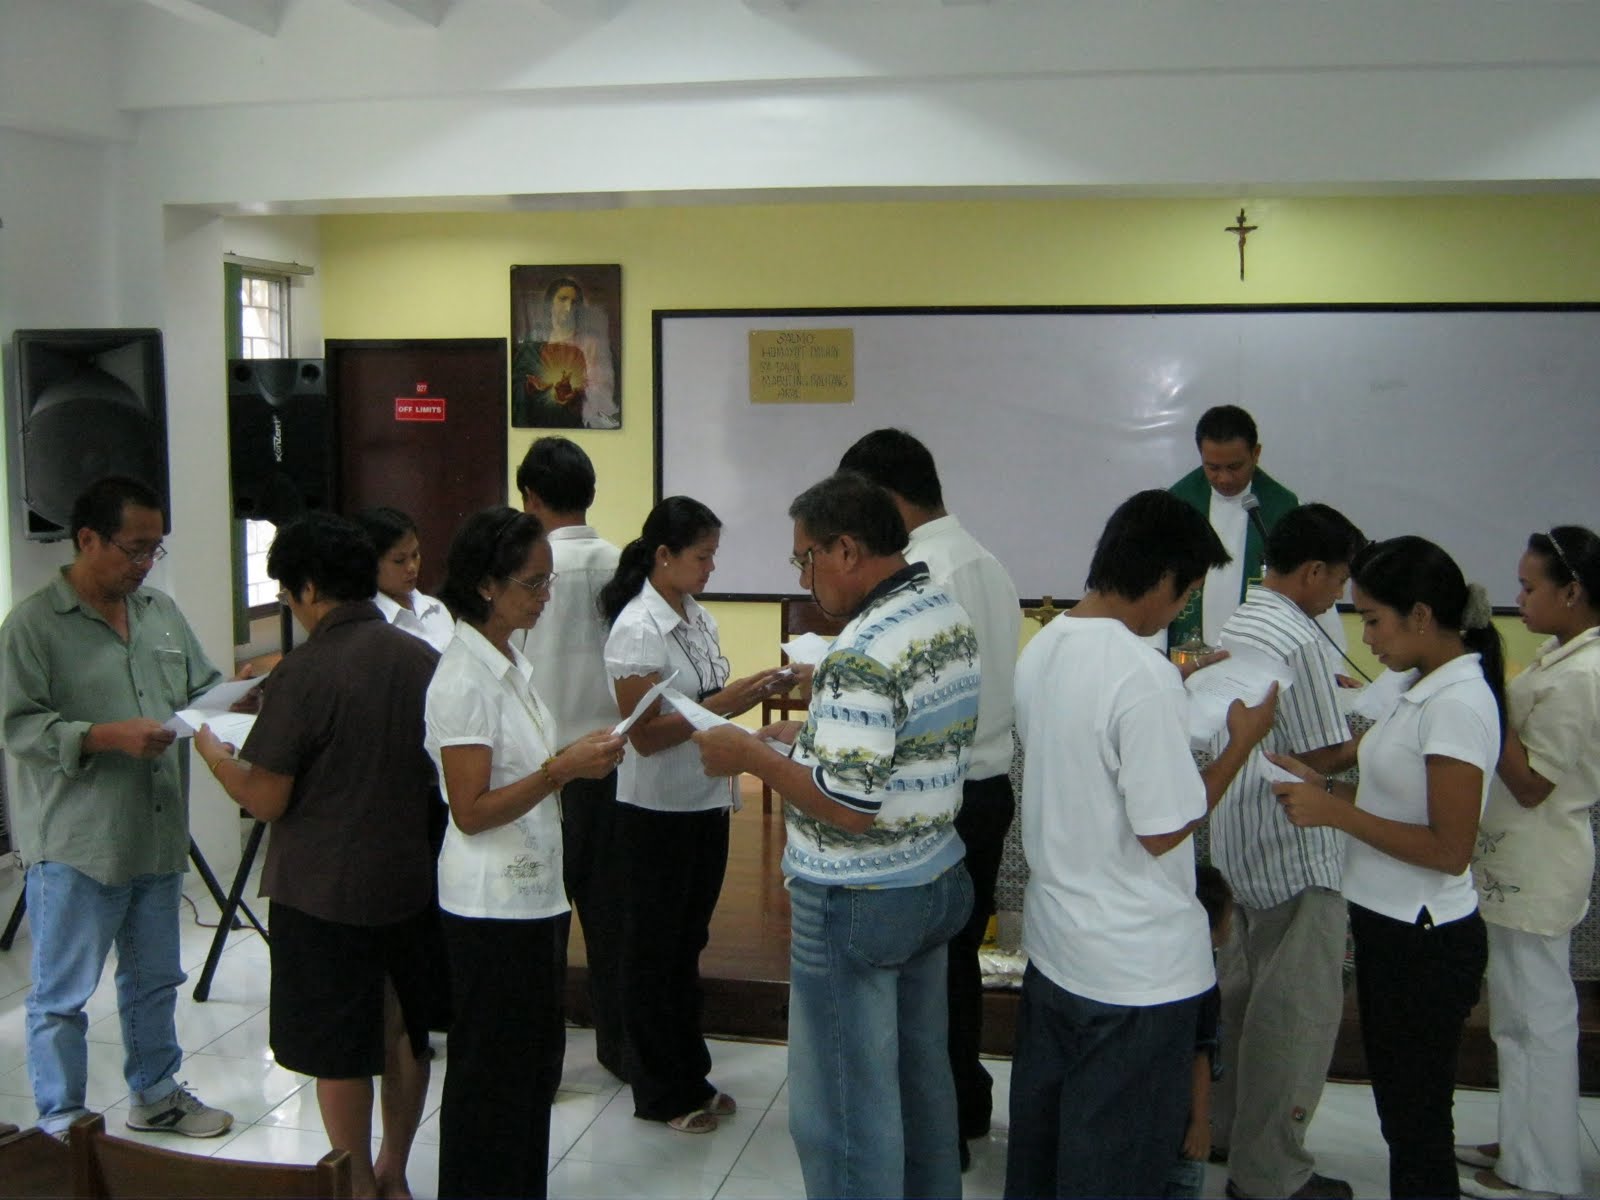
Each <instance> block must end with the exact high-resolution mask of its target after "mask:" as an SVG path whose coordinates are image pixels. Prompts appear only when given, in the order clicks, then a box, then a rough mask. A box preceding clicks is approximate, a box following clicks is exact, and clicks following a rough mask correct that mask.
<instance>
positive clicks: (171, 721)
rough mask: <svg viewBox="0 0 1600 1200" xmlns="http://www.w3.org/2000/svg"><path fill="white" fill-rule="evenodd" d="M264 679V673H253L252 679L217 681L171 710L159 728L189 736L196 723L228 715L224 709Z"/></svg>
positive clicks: (213, 722)
mask: <svg viewBox="0 0 1600 1200" xmlns="http://www.w3.org/2000/svg"><path fill="white" fill-rule="evenodd" d="M268 674H270V672H268ZM266 678H267V676H266V675H257V676H255V677H254V678H252V679H229V680H227V681H225V682H223V683H219V684H217V685H216V686H215V687H213V688H209V689H208V690H206V691H204V692H201V693H200V695H198V696H196V697H195V701H194V703H193V704H191V705H190V706H189V707H188V708H180V709H179V710H178V711H177V712H175V713H173V714H172V716H170V717H168V718H167V720H166V723H165V724H164V725H162V728H163V729H170V730H172V731H173V732H174V733H176V734H177V735H178V736H179V737H193V736H194V733H195V731H196V730H197V729H199V728H200V726H202V725H204V724H206V723H207V722H210V723H212V724H215V721H213V720H212V718H213V717H218V716H225V715H229V714H228V710H229V709H231V708H232V707H233V706H234V705H235V704H237V703H239V701H240V700H242V699H244V697H246V696H248V695H249V694H250V693H251V692H252V691H254V690H255V689H256V688H258V687H260V686H261V684H262V683H263V681H265V679H266ZM232 715H234V716H238V715H241V714H238V713H235V714H232Z"/></svg>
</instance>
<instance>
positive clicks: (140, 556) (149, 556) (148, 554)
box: [106, 537, 167, 567]
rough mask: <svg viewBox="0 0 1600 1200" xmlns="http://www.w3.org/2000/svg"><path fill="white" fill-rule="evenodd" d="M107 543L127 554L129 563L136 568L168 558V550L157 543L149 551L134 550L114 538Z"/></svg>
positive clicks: (108, 539)
mask: <svg viewBox="0 0 1600 1200" xmlns="http://www.w3.org/2000/svg"><path fill="white" fill-rule="evenodd" d="M106 541H108V542H110V543H111V544H112V545H113V546H115V547H116V548H117V549H118V550H121V551H122V552H123V553H124V554H126V555H127V556H128V561H129V562H131V563H132V564H133V565H134V566H136V567H143V566H148V565H149V564H150V563H157V562H160V561H161V560H162V559H163V558H165V557H166V556H167V548H166V547H165V546H163V545H162V544H161V543H160V542H157V543H156V544H155V545H154V546H151V547H150V548H149V549H148V550H132V549H129V548H128V547H127V546H124V545H123V544H122V543H121V542H119V541H117V539H116V538H114V537H108V538H107V539H106Z"/></svg>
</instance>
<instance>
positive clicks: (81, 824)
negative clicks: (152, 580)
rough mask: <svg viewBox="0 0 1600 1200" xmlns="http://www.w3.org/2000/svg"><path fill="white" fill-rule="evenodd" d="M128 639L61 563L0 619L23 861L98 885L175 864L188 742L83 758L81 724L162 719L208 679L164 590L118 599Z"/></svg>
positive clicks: (0, 727) (1, 693) (2, 702)
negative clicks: (149, 752)
mask: <svg viewBox="0 0 1600 1200" xmlns="http://www.w3.org/2000/svg"><path fill="white" fill-rule="evenodd" d="M128 634H129V636H128V640H127V641H126V642H124V641H123V640H122V638H121V637H120V636H119V635H118V634H117V632H116V630H114V629H112V628H111V626H110V625H109V624H108V623H107V621H106V619H105V618H104V617H103V616H101V615H100V613H98V612H96V611H95V610H94V609H93V608H91V607H89V606H88V605H86V604H84V603H83V601H82V600H81V599H80V598H79V596H78V593H77V590H76V589H74V588H73V586H72V584H71V583H70V582H68V580H67V578H66V571H65V569H63V571H62V573H61V574H60V575H59V576H58V577H57V578H55V579H54V580H52V581H51V582H50V583H49V584H48V585H47V586H45V587H43V588H41V589H40V590H39V591H37V592H35V593H34V594H33V595H31V596H29V597H28V598H27V599H26V600H24V601H22V602H21V603H20V604H18V605H17V606H16V607H15V608H13V609H12V610H11V615H10V616H9V617H7V618H6V621H5V624H4V625H3V626H0V737H3V738H4V741H5V750H6V753H8V754H10V755H11V756H12V758H13V759H15V760H16V764H17V792H16V795H15V796H13V797H12V803H11V814H12V818H13V821H14V824H15V826H16V844H17V849H18V850H19V851H20V852H21V854H22V861H23V863H24V864H26V865H31V864H33V863H36V862H57V863H64V864H65V865H67V866H69V867H73V868H74V869H76V870H78V871H82V872H83V873H84V874H85V875H88V876H89V877H90V878H91V879H94V880H96V881H98V882H100V883H103V884H108V885H115V884H121V883H126V882H127V881H128V880H130V879H132V878H134V877H135V876H138V875H150V874H161V873H170V872H174V871H182V870H183V869H184V858H185V855H186V853H187V851H188V847H189V799H188V786H187V785H188V750H187V747H186V743H183V742H179V743H177V744H175V745H173V746H171V747H169V748H168V749H167V751H166V752H165V753H164V754H162V755H161V756H160V757H159V758H156V759H137V758H130V757H128V756H127V755H125V754H119V753H117V752H115V751H108V752H106V753H102V754H95V755H90V756H85V754H84V752H83V739H84V735H85V734H87V733H88V732H89V728H90V726H92V725H95V724H98V723H103V722H110V721H125V720H130V719H132V718H135V717H149V718H151V719H152V720H155V721H165V720H166V719H167V718H168V717H170V716H172V714H173V713H174V712H175V711H177V710H178V709H180V708H185V707H187V706H188V704H189V702H190V701H191V700H192V699H193V698H194V697H196V696H198V695H199V694H200V693H201V692H203V691H205V690H206V689H207V688H209V687H211V686H212V685H213V684H215V683H217V682H218V681H219V680H220V679H221V678H222V675H221V672H219V671H218V670H217V668H216V667H214V666H212V665H211V660H210V659H208V658H207V657H206V654H205V651H204V650H202V649H201V648H200V643H199V641H197V640H196V638H195V636H194V631H193V630H191V629H190V628H189V623H188V622H187V621H185V620H184V619H183V614H182V613H180V612H179V611H178V606H177V605H176V604H174V603H173V602H172V598H171V597H170V596H167V595H165V594H163V593H161V592H158V591H155V590H153V589H151V588H140V589H139V590H138V591H136V592H134V593H133V594H132V595H131V596H129V597H128Z"/></svg>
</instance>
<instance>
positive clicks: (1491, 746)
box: [1342, 654, 1500, 925]
mask: <svg viewBox="0 0 1600 1200" xmlns="http://www.w3.org/2000/svg"><path fill="white" fill-rule="evenodd" d="M1430 754H1432V755H1439V756H1441V757H1443V758H1454V759H1457V760H1459V761H1461V762H1465V763H1471V764H1472V765H1473V766H1475V767H1477V768H1479V769H1480V770H1481V771H1482V772H1483V789H1482V793H1481V794H1480V795H1479V797H1478V805H1479V812H1480V813H1481V812H1482V811H1483V808H1482V806H1483V803H1484V801H1485V800H1486V799H1487V798H1488V795H1489V780H1490V779H1491V778H1492V777H1493V775H1494V768H1495V763H1496V762H1498V761H1499V758H1500V714H1499V711H1498V710H1497V709H1496V707H1495V702H1494V693H1493V692H1491V691H1490V690H1489V685H1488V684H1487V683H1485V682H1484V679H1483V668H1482V666H1481V665H1480V663H1479V660H1478V656H1477V655H1476V654H1463V655H1461V656H1459V657H1458V658H1452V659H1451V660H1450V661H1449V662H1447V663H1445V664H1444V665H1443V666H1442V667H1438V668H1436V669H1435V670H1433V671H1431V672H1430V673H1429V674H1427V675H1424V676H1422V678H1420V679H1418V680H1417V681H1416V682H1415V683H1413V684H1412V685H1411V686H1410V687H1409V688H1407V689H1406V691H1405V692H1404V693H1402V694H1401V696H1400V701H1399V703H1398V704H1396V705H1395V706H1394V708H1393V709H1392V710H1391V711H1390V712H1389V713H1388V714H1387V715H1386V716H1384V717H1382V718H1380V719H1379V720H1378V721H1377V723H1376V724H1374V725H1373V726H1372V728H1371V729H1369V730H1368V731H1367V734H1366V736H1365V737H1363V738H1362V739H1361V749H1360V751H1359V754H1358V759H1359V762H1360V766H1361V783H1360V786H1359V787H1358V788H1357V789H1356V807H1357V808H1360V809H1363V810H1365V811H1366V812H1370V813H1372V814H1373V815H1374V816H1379V817H1387V818H1388V819H1389V820H1391V821H1405V822H1407V823H1409V824H1412V825H1426V824H1427V822H1428V768H1427V758H1428V756H1429V755H1430ZM1342 890H1343V892H1344V895H1345V899H1347V900H1349V901H1350V902H1351V903H1353V904H1359V905H1361V907H1362V908H1369V909H1371V910H1372V911H1373V912H1376V913H1382V914H1383V915H1384V916H1386V917H1392V918H1393V919H1394V920H1396V921H1404V922H1405V923H1406V924H1408V925H1410V924H1413V923H1415V922H1416V920H1417V918H1418V916H1419V915H1420V914H1421V912H1422V909H1423V908H1426V909H1427V910H1428V914H1429V916H1430V917H1431V918H1432V919H1433V923H1434V924H1435V925H1443V924H1444V923H1445V922H1447V921H1456V920H1460V919H1461V918H1462V917H1465V916H1470V915H1471V914H1472V912H1473V911H1474V910H1475V909H1476V908H1477V907H1478V894H1477V892H1476V891H1475V890H1474V889H1473V886H1472V871H1471V869H1470V868H1469V869H1468V870H1465V871H1462V872H1461V873H1460V874H1459V875H1446V874H1444V872H1442V871H1435V870H1433V869H1431V868H1429V867H1418V866H1414V865H1413V864H1411V863H1403V862H1401V861H1400V860H1399V859H1398V858H1393V857H1391V856H1389V855H1387V854H1385V853H1383V852H1382V851H1381V850H1375V849H1373V848H1372V847H1371V846H1369V845H1367V844H1366V843H1365V842H1363V841H1361V840H1359V839H1358V838H1353V837H1346V838H1345V858H1344V884H1343V888H1342Z"/></svg>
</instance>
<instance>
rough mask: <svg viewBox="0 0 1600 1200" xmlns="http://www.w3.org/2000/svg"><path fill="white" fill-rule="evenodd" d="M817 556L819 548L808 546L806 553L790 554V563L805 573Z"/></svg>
mask: <svg viewBox="0 0 1600 1200" xmlns="http://www.w3.org/2000/svg"><path fill="white" fill-rule="evenodd" d="M816 556H817V548H816V547H815V546H807V547H806V552H805V553H804V554H791V555H789V565H790V566H791V567H793V568H794V569H795V570H796V571H799V572H800V573H801V574H802V575H804V574H805V572H806V568H807V567H809V566H810V565H811V564H812V562H813V560H815V558H816Z"/></svg>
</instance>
